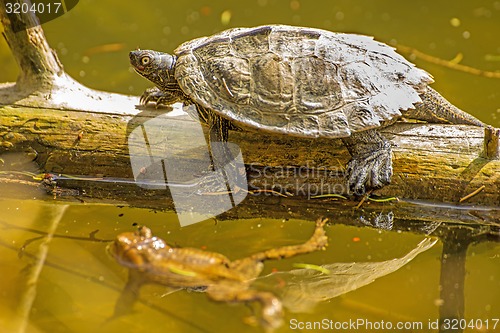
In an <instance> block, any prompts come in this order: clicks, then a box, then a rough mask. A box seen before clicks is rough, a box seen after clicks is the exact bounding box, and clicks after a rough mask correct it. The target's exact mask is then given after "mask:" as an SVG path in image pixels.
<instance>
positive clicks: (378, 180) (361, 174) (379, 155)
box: [347, 148, 392, 195]
mask: <svg viewBox="0 0 500 333" xmlns="http://www.w3.org/2000/svg"><path fill="white" fill-rule="evenodd" d="M391 155H392V154H391V149H390V148H382V149H379V150H376V151H372V152H369V153H367V154H365V155H358V156H355V157H353V158H352V159H351V161H349V163H348V164H347V175H348V184H349V190H350V191H351V193H354V194H357V195H362V194H364V193H365V192H366V189H367V188H369V189H376V188H380V187H383V186H385V185H388V184H389V183H390V182H391V176H392V156H391Z"/></svg>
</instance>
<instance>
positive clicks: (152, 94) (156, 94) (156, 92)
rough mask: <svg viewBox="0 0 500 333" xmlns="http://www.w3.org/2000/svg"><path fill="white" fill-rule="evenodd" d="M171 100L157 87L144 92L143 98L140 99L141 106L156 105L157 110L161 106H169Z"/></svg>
mask: <svg viewBox="0 0 500 333" xmlns="http://www.w3.org/2000/svg"><path fill="white" fill-rule="evenodd" d="M169 99H170V98H168V97H167V95H166V94H165V93H164V92H163V91H161V90H160V89H158V88H157V87H153V88H148V89H146V90H145V91H144V93H143V94H142V95H141V98H140V99H139V103H140V104H141V105H148V104H149V103H155V108H158V107H159V106H162V105H165V106H168V105H169V103H168V100H169Z"/></svg>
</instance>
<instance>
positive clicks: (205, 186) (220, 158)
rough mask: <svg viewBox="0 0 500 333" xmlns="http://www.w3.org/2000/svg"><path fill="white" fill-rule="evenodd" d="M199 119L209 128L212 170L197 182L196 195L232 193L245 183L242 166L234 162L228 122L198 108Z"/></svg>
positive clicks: (209, 111) (206, 110)
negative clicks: (229, 141) (229, 142)
mask: <svg viewBox="0 0 500 333" xmlns="http://www.w3.org/2000/svg"><path fill="white" fill-rule="evenodd" d="M200 110H201V112H200V111H199V115H198V116H199V118H200V120H201V121H202V122H206V123H207V124H208V126H209V146H210V156H211V159H212V168H213V170H209V171H207V173H206V174H205V175H203V177H202V179H200V182H199V184H198V185H199V190H198V193H214V192H232V191H234V190H238V189H239V188H241V187H243V186H244V185H245V184H243V182H245V183H246V174H245V169H244V166H243V165H242V164H241V163H238V161H236V159H235V157H234V156H237V153H236V154H233V152H232V151H231V149H230V147H229V144H228V142H227V139H228V135H229V134H228V131H229V128H230V127H231V124H230V123H229V121H228V120H226V119H224V118H222V117H220V116H218V115H216V114H215V113H213V112H212V111H211V110H208V109H204V108H201V107H200Z"/></svg>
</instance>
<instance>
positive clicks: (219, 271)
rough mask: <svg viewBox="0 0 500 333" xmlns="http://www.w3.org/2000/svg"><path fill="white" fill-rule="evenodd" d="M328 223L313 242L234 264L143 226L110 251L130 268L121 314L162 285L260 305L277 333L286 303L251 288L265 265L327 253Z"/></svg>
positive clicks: (318, 225) (322, 221)
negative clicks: (143, 290)
mask: <svg viewBox="0 0 500 333" xmlns="http://www.w3.org/2000/svg"><path fill="white" fill-rule="evenodd" d="M326 222H327V219H323V218H319V219H318V220H317V221H316V228H315V230H314V233H313V235H312V236H311V238H310V239H309V240H307V241H306V242H305V243H303V244H299V245H290V246H283V247H278V248H275V249H270V250H267V251H262V252H258V253H255V254H253V255H250V256H248V257H246V258H243V259H239V260H234V261H231V260H229V259H228V258H227V257H225V256H224V255H222V254H219V253H215V252H208V251H203V250H200V249H196V248H180V247H171V246H169V245H168V244H167V243H166V242H165V241H164V240H162V239H160V238H158V237H155V236H153V235H152V233H151V230H150V229H148V228H146V227H144V226H142V227H139V228H138V230H137V231H136V232H125V233H122V234H120V235H118V236H117V238H116V240H115V241H114V242H113V243H112V244H111V245H110V246H109V248H108V250H109V252H110V253H111V255H112V256H113V257H114V258H115V259H116V261H118V263H120V264H121V265H123V266H126V267H128V268H129V279H128V282H127V286H126V287H125V289H124V291H123V292H122V295H121V297H120V299H119V300H118V302H117V304H116V309H115V314H116V315H121V314H123V313H125V312H128V311H130V307H131V305H132V303H133V301H134V300H135V299H136V297H137V295H138V293H139V288H140V286H141V285H142V284H144V283H157V284H161V285H165V286H168V287H172V288H186V289H191V290H196V291H205V292H206V293H207V295H208V297H209V298H211V299H212V300H215V301H223V302H250V301H256V302H259V303H260V304H261V306H262V325H263V326H264V327H268V328H276V327H278V326H279V325H280V324H281V322H282V316H283V310H282V305H281V301H280V300H279V299H278V298H277V297H276V296H275V295H274V294H272V293H271V292H267V291H259V290H255V289H251V288H250V284H251V283H252V281H253V280H254V279H255V278H257V277H258V276H259V274H260V273H261V271H262V269H263V266H264V265H263V261H265V260H271V259H281V258H288V257H292V256H295V255H298V254H305V253H309V252H313V251H317V250H321V249H324V248H325V247H326V246H327V242H328V239H327V236H326V234H325V230H324V226H325V223H326Z"/></svg>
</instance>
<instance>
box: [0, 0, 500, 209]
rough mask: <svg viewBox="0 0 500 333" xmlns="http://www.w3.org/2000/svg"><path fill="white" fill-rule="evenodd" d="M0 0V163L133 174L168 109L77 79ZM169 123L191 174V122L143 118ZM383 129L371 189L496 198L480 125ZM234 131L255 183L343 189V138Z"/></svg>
mask: <svg viewBox="0 0 500 333" xmlns="http://www.w3.org/2000/svg"><path fill="white" fill-rule="evenodd" d="M0 4H1V5H2V6H1V8H0V20H1V21H2V24H3V25H4V30H5V32H4V37H5V38H6V40H7V42H8V44H9V45H10V47H11V48H12V51H13V54H14V56H15V57H16V59H17V61H18V63H19V65H20V67H21V69H22V73H21V75H20V76H19V79H18V81H17V84H3V85H0V114H1V117H0V153H2V154H3V155H2V156H1V157H0V168H1V169H0V170H2V171H9V170H12V166H11V164H10V162H9V160H8V159H7V158H6V157H5V156H7V155H6V153H8V152H20V151H21V152H24V153H25V154H26V155H27V157H28V158H29V159H34V160H35V161H36V163H37V164H38V165H39V167H40V170H41V171H43V172H51V173H63V174H67V175H77V176H105V177H113V178H116V177H118V178H128V179H131V178H132V177H133V176H132V169H131V165H130V155H129V147H130V144H131V142H129V135H130V134H131V133H132V132H133V131H134V129H136V128H140V127H142V126H143V125H144V124H145V123H146V122H148V121H150V120H152V119H156V117H158V116H162V114H163V113H164V111H165V109H163V110H161V109H160V110H154V109H153V110H151V109H149V110H148V109H139V108H137V107H136V103H137V102H138V98H136V97H130V96H124V95H119V94H109V93H105V92H100V91H95V90H92V89H89V88H87V87H84V86H82V85H80V84H79V83H78V82H76V81H74V80H73V79H71V78H70V77H69V76H68V75H67V74H66V73H65V72H64V71H63V69H62V65H61V64H60V62H59V60H58V59H57V56H56V54H55V52H54V51H53V50H52V49H51V48H50V47H49V45H48V44H47V42H46V40H45V37H44V35H43V31H42V29H41V27H39V26H37V27H33V28H30V29H26V30H22V31H20V32H17V33H14V32H13V31H14V29H13V26H12V25H13V24H15V25H19V24H23V23H22V21H23V20H34V19H35V20H36V17H33V16H30V15H29V14H26V15H20V16H19V17H18V18H16V20H17V19H18V20H19V21H16V22H12V20H10V19H9V17H8V16H7V15H6V13H5V0H0ZM165 121H167V122H168V124H166V125H168V126H167V127H168V135H169V136H170V137H172V136H174V137H175V136H179V137H180V136H182V137H183V138H184V139H183V142H182V144H179V145H178V146H177V147H175V146H174V147H170V149H173V150H174V151H176V152H177V151H178V152H179V154H180V155H181V156H182V161H185V163H181V164H180V165H179V169H180V170H181V171H182V172H183V173H184V174H187V175H191V174H193V170H192V166H194V165H199V163H202V162H203V161H204V160H206V153H207V149H206V147H205V148H201V149H200V147H197V146H196V144H195V140H190V139H189V135H190V133H193V132H194V131H195V129H196V128H197V126H198V125H197V123H195V122H194V121H193V120H191V119H189V118H187V117H186V116H185V115H184V116H179V117H163V118H162V121H161V122H160V125H158V126H157V128H155V127H154V126H149V128H148V131H151V132H150V133H148V135H149V136H150V137H156V138H164V137H166V132H165V127H164V125H165ZM490 132H491V131H490ZM492 133H493V132H492ZM494 133H497V132H494ZM384 134H385V135H386V136H387V137H388V138H389V139H390V140H391V141H392V143H393V145H394V149H393V150H394V158H393V165H394V176H393V178H392V183H391V185H389V186H386V187H384V188H382V189H380V190H377V191H375V192H374V194H379V195H383V196H397V197H401V198H413V199H425V200H432V201H439V202H458V201H459V200H460V198H463V197H465V196H466V195H467V194H469V193H473V192H474V191H475V190H477V189H482V190H481V191H480V192H479V193H478V194H477V195H474V196H472V197H470V198H469V199H467V200H466V203H467V204H481V205H493V206H498V205H500V193H499V192H500V191H499V185H500V180H499V176H498V175H499V174H500V162H499V161H498V160H494V159H491V160H490V159H486V158H482V157H480V156H483V155H482V152H483V142H484V140H483V129H481V128H475V127H470V126H462V125H461V126H456V125H434V124H410V123H397V124H395V125H393V126H391V127H388V128H386V129H384ZM230 139H231V141H232V142H234V143H236V144H237V145H238V146H239V147H240V149H241V150H242V152H243V159H244V161H245V163H247V164H249V167H248V170H249V177H250V183H251V184H252V185H253V186H254V187H257V188H261V189H274V190H280V191H284V192H289V193H292V194H294V195H296V196H311V195H320V194H326V193H332V192H335V193H345V190H346V186H345V181H344V178H343V176H342V174H343V167H344V166H345V165H346V163H347V161H348V160H349V154H348V152H347V150H346V149H345V148H344V147H343V146H342V144H341V141H340V140H326V139H318V140H308V139H298V138H292V137H286V136H274V135H267V134H261V133H255V132H235V133H231V135H230ZM488 140H489V141H488V143H487V144H484V147H486V148H487V149H490V148H488V147H492V148H491V149H492V150H494V149H496V155H498V154H497V152H498V135H496V136H494V135H493V136H492V135H490V136H489V139H488ZM495 140H496V141H495ZM132 144H134V143H133V142H132ZM162 147H163V146H161V145H160V146H159V147H157V148H156V149H155V148H154V147H153V149H152V150H151V151H150V152H147V154H151V156H150V157H151V158H153V159H154V158H158V159H162V158H164V156H165V151H164V150H162ZM150 148H151V147H150ZM204 154H205V155H204ZM496 155H495V152H493V153H491V152H490V153H488V152H485V153H484V156H496ZM147 171H148V168H147V165H144V172H147ZM120 195H123V192H120Z"/></svg>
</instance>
